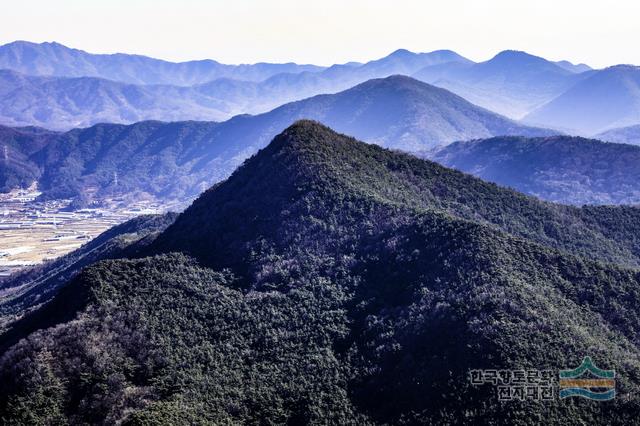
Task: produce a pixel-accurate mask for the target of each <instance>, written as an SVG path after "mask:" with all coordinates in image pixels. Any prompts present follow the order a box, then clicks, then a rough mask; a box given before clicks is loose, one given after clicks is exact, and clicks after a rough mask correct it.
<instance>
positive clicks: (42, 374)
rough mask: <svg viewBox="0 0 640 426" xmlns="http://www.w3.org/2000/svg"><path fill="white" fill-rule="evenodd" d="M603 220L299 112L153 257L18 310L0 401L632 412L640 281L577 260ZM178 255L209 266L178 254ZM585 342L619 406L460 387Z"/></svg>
mask: <svg viewBox="0 0 640 426" xmlns="http://www.w3.org/2000/svg"><path fill="white" fill-rule="evenodd" d="M476 195H483V196H476ZM494 209H496V214H497V210H498V209H499V210H500V222H499V223H497V221H495V222H494V223H492V222H491V221H490V220H489V218H490V215H489V212H491V211H493V210H494ZM594 211H597V209H595V210H580V209H575V208H566V207H561V206H555V205H551V204H546V203H541V202H539V201H536V200H534V199H531V198H528V197H525V196H522V195H519V194H517V193H515V192H513V191H508V190H504V189H500V188H498V187H496V186H495V185H491V184H485V183H483V182H481V181H479V180H477V179H475V178H472V177H470V176H466V175H463V174H461V173H459V172H455V171H451V170H448V169H445V168H443V167H441V166H438V165H436V164H433V163H430V162H426V161H423V160H418V159H416V158H413V157H410V156H407V155H404V154H398V153H392V152H389V151H386V150H383V149H381V148H379V147H376V146H373V145H366V144H362V143H360V142H357V141H356V140H354V139H351V138H347V137H344V136H341V135H338V134H336V133H334V132H332V131H331V130H329V129H327V128H326V127H323V126H321V125H319V124H317V123H313V122H307V121H305V122H300V123H297V124H295V125H294V126H292V127H290V128H288V129H287V130H286V131H285V132H283V133H282V134H280V135H279V136H277V137H276V138H275V139H274V141H273V142H272V143H271V144H269V146H268V147H267V148H265V149H264V150H262V151H260V152H259V153H258V154H257V155H256V156H254V157H253V158H252V159H250V160H249V161H247V162H246V163H245V164H244V165H243V166H242V167H241V168H240V169H238V171H237V172H235V173H234V174H233V175H232V176H231V177H230V178H229V179H228V180H227V181H225V182H223V183H221V184H220V185H217V186H215V187H213V188H211V189H210V190H208V191H207V192H206V193H205V194H203V195H202V197H201V198H199V199H198V200H197V201H196V202H195V203H194V204H193V206H192V207H190V208H189V209H187V210H186V211H185V212H184V213H183V214H182V215H181V216H180V217H179V218H178V220H177V221H176V222H175V224H174V225H172V226H170V227H169V228H168V229H167V230H166V231H164V232H163V233H162V234H161V235H160V236H159V237H158V239H156V242H154V243H152V250H154V251H155V253H157V255H156V256H155V257H147V258H142V259H134V260H131V259H130V260H126V259H122V260H111V261H106V262H100V263H98V264H96V265H94V266H92V267H89V268H87V269H85V270H84V271H83V272H82V273H81V274H79V275H78V276H77V277H76V278H75V279H74V280H73V281H72V282H71V283H70V284H69V285H68V286H67V287H65V288H64V290H63V291H62V292H61V293H60V295H59V296H58V297H56V298H54V299H53V301H52V302H51V303H49V304H47V305H45V306H44V307H43V308H41V310H40V311H37V312H36V313H34V314H32V315H30V316H28V317H26V318H25V319H24V320H23V323H22V325H25V326H26V325H29V327H30V328H29V330H37V331H34V332H33V333H31V334H30V335H29V336H28V337H27V338H26V339H24V340H22V341H20V342H19V343H17V344H16V345H14V346H12V347H11V348H10V349H9V350H7V351H6V352H5V353H4V355H3V356H2V358H1V359H0V377H1V379H2V380H0V412H1V413H2V414H3V415H4V416H5V417H9V418H12V419H19V420H21V421H25V422H38V421H41V420H43V419H45V418H46V419H49V420H50V421H51V420H52V419H53V420H56V421H60V422H64V421H68V422H74V423H79V422H87V423H99V422H103V421H107V422H127V423H131V424H145V423H153V422H160V423H163V422H165V423H166V422H170V423H193V422H211V423H225V422H239V423H247V422H248V423H252V422H257V421H267V422H274V423H295V424H297V423H315V422H334V423H359V424H388V423H409V424H425V423H440V424H442V423H460V422H472V423H497V422H504V421H509V422H511V423H513V424H521V425H528V424H538V423H540V422H543V421H544V422H552V423H554V422H556V423H565V422H568V421H577V422H584V423H594V422H602V421H604V420H605V419H606V421H607V422H608V423H610V424H620V425H622V424H628V423H629V422H632V421H633V420H632V419H633V418H635V417H634V416H635V415H636V413H637V410H638V409H639V401H638V400H637V398H635V396H634V395H636V392H637V389H638V379H637V377H638V374H639V373H640V349H639V348H638V346H637V341H638V336H640V319H639V318H638V314H637V310H636V308H637V304H638V301H639V300H640V293H639V290H638V289H639V288H640V287H639V286H638V284H639V282H638V274H637V270H636V269H626V268H624V267H621V266H615V265H613V264H607V263H603V262H598V261H593V260H589V259H588V258H586V257H578V256H574V255H572V254H570V253H569V252H573V253H581V250H582V248H581V247H572V246H571V245H570V244H568V243H567V238H571V239H572V238H580V242H581V243H586V244H587V245H588V244H589V238H590V237H589V236H587V235H588V233H587V232H586V231H587V230H588V229H589V228H590V227H596V225H595V224H594V223H595V222H598V220H604V219H602V218H600V219H596V217H597V215H596V214H594ZM516 212H517V213H516ZM560 214H564V215H566V217H569V216H571V221H572V223H575V224H576V227H574V228H573V229H572V227H570V226H562V227H558V228H557V229H556V230H555V231H553V232H551V228H548V229H547V231H549V233H548V234H547V235H546V236H544V237H543V238H546V240H545V241H544V243H548V244H539V242H542V240H541V239H540V238H538V242H532V241H531V239H529V238H523V237H524V236H525V234H526V231H519V230H518V229H525V228H527V227H533V226H534V224H536V223H538V225H537V226H538V229H537V231H541V230H542V228H545V227H547V226H553V225H552V224H553V218H554V217H558V216H557V215H560ZM483 215H485V216H484V217H483ZM545 215H546V217H545V219H549V220H541V219H542V218H543V217H544V216H545ZM580 216H582V220H584V221H586V220H587V218H589V220H592V222H593V223H591V224H590V225H587V224H586V222H581V219H579V217H580ZM629 218H631V215H630V216H629ZM494 219H497V217H494ZM617 223H618V224H621V223H622V222H621V221H619V222H617ZM631 223H632V221H627V222H626V225H625V226H629V225H630V224H631ZM635 223H637V222H635ZM620 226H622V225H620ZM509 227H511V230H510V232H505V231H506V230H508V228H509ZM628 230H629V228H627V231H628ZM598 232H600V231H598ZM636 233H637V232H636ZM514 234H519V235H520V236H519V237H516V236H514ZM531 238H535V235H531ZM612 241H613V240H612ZM189 243H191V244H190V245H188V246H187V244H189ZM549 245H555V246H557V247H560V248H561V249H562V250H560V251H559V250H556V249H553V248H550V247H549ZM176 250H178V251H182V252H188V253H189V254H191V255H192V256H195V259H196V260H197V261H198V263H199V264H198V263H196V262H195V261H194V260H193V259H189V258H187V257H185V256H184V255H183V254H167V253H166V251H176ZM605 250H606V248H605V246H601V247H600V252H599V254H600V255H602V257H603V258H604V257H610V258H613V257H615V255H613V252H611V255H609V256H608V255H606V254H605ZM589 251H591V248H589ZM206 265H208V266H209V267H211V268H212V269H210V268H208V267H206ZM38 312H39V314H38ZM568 312H570V313H571V315H570V316H569V315H567V313H568ZM38 315H40V318H47V322H46V327H47V328H42V327H41V328H40V329H38V327H37V320H38V318H39V317H38ZM70 316H71V318H69V317H70ZM54 323H57V325H56V326H55V327H51V325H53V324H54ZM585 353H588V354H589V355H590V356H592V357H593V358H594V359H595V361H596V363H597V364H598V365H599V366H601V367H603V368H615V370H616V373H617V376H616V390H617V392H618V394H619V397H617V398H616V399H614V400H613V401H610V402H608V403H606V404H585V403H584V401H582V400H575V399H568V400H562V401H560V400H558V399H555V400H553V401H549V402H547V403H544V404H542V403H539V402H531V401H526V400H525V401H519V402H518V401H516V402H513V403H510V404H505V403H501V402H499V401H498V400H497V396H496V393H495V391H496V390H495V389H494V388H492V387H490V386H485V387H474V386H471V385H470V383H469V370H471V369H481V368H495V369H504V368H511V369H522V368H524V369H526V368H534V369H547V368H549V369H559V368H572V367H574V366H576V365H578V364H579V362H580V360H581V359H582V357H583V356H584V354H585ZM77 401H81V402H80V403H78V402H77Z"/></svg>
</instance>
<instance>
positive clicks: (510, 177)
mask: <svg viewBox="0 0 640 426" xmlns="http://www.w3.org/2000/svg"><path fill="white" fill-rule="evenodd" d="M428 157H429V158H430V159H432V160H434V161H437V162H438V163H441V164H443V165H445V166H447V167H452V168H455V169H458V170H461V171H463V172H467V173H471V174H473V175H475V176H478V177H480V178H482V179H484V180H487V181H490V182H496V183H498V184H500V185H504V186H509V187H511V188H514V189H516V190H518V191H520V192H524V193H527V194H531V195H535V196H536V197H539V198H542V199H545V200H549V201H555V202H562V203H568V204H640V148H639V147H634V146H629V145H623V144H612V143H606V142H601V141H598V140H592V139H584V138H577V137H569V136H554V137H550V138H531V139H529V138H522V137H498V138H491V139H484V140H477V141H468V142H456V143H454V144H451V145H448V146H446V147H444V148H443V149H441V150H438V151H435V152H433V153H431V154H428Z"/></svg>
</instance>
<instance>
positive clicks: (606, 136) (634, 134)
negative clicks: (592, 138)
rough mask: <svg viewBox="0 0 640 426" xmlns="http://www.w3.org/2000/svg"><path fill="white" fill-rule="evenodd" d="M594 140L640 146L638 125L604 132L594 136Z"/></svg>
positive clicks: (639, 127) (639, 128) (639, 126)
mask: <svg viewBox="0 0 640 426" xmlns="http://www.w3.org/2000/svg"><path fill="white" fill-rule="evenodd" d="M596 138H597V139H600V140H603V141H607V142H616V143H628V144H631V145H640V124H639V125H635V126H629V127H621V128H618V129H611V130H607V131H606V132H603V133H600V134H598V135H596Z"/></svg>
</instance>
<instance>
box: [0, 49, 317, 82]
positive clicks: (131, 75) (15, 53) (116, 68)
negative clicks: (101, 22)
mask: <svg viewBox="0 0 640 426" xmlns="http://www.w3.org/2000/svg"><path fill="white" fill-rule="evenodd" d="M0 69H10V70H14V71H18V72H21V73H24V74H29V75H39V76H56V77H100V78H104V79H107V80H113V81H120V82H123V83H132V84H170V85H178V86H187V85H194V84H200V83H206V82H208V81H211V80H215V79H218V78H232V79H238V80H247V81H262V80H264V79H266V78H269V77H271V76H273V75H275V74H279V73H295V72H303V71H320V70H322V69H323V67H319V66H315V65H298V64H295V63H285V64H271V63H257V64H242V65H226V64H221V63H219V62H217V61H214V60H211V59H206V60H201V61H188V62H169V61H163V60H160V59H154V58H150V57H147V56H141V55H128V54H124V53H116V54H109V55H105V54H92V53H87V52H85V51H83V50H79V49H72V48H69V47H66V46H64V45H62V44H60V43H40V44H37V43H30V42H27V41H15V42H13V43H9V44H5V45H3V46H0Z"/></svg>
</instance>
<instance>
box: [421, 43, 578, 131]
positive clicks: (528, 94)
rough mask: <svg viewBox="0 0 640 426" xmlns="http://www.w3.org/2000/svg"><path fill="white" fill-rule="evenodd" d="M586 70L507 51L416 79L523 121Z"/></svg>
mask: <svg viewBox="0 0 640 426" xmlns="http://www.w3.org/2000/svg"><path fill="white" fill-rule="evenodd" d="M585 68H588V67H586V66H582V67H580V66H578V67H576V66H572V64H570V63H568V62H566V61H565V62H562V63H554V62H551V61H548V60H546V59H543V58H540V57H538V56H533V55H530V54H528V53H525V52H518V51H504V52H501V53H499V54H498V55H496V56H495V57H493V58H492V59H490V60H488V61H486V62H480V63H470V62H468V63H458V62H454V63H445V64H441V65H435V66H429V67H426V68H424V69H422V70H420V71H418V72H417V73H415V74H413V77H415V78H417V79H418V80H422V81H425V82H427V83H431V84H435V85H436V86H440V87H444V88H446V89H448V90H451V91H452V92H454V93H456V94H458V95H460V96H462V97H463V98H465V99H467V100H469V101H470V102H473V103H475V104H477V105H480V106H483V107H485V108H488V109H490V110H492V111H495V112H498V113H500V114H503V115H506V116H508V117H511V118H515V119H519V118H522V117H523V116H524V115H526V114H527V113H528V112H530V111H532V110H533V109H535V108H537V107H540V106H541V105H544V104H546V103H547V102H549V101H551V100H552V99H554V98H556V97H557V96H559V95H561V94H562V93H563V92H565V91H566V90H567V89H569V88H570V87H572V86H573V85H575V84H576V83H577V82H580V81H582V80H583V79H584V78H586V76H587V75H589V73H583V72H582V71H583V70H584V71H588V69H585Z"/></svg>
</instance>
